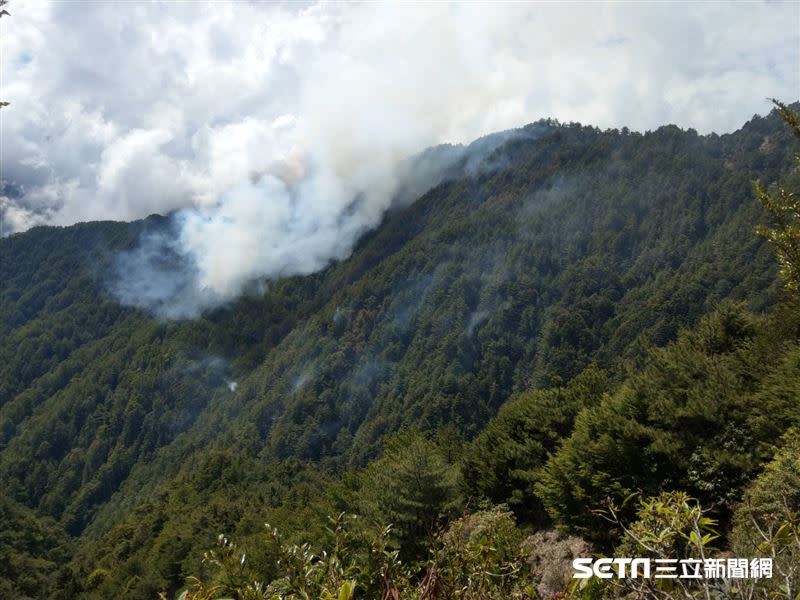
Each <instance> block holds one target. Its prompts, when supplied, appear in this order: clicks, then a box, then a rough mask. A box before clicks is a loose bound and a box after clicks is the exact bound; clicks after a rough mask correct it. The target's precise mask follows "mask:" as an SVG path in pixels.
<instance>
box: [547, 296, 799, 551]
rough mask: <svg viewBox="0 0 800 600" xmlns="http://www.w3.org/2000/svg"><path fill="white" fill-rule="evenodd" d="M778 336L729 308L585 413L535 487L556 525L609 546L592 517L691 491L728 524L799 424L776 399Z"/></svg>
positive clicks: (791, 402) (788, 399)
mask: <svg viewBox="0 0 800 600" xmlns="http://www.w3.org/2000/svg"><path fill="white" fill-rule="evenodd" d="M759 331H762V332H763V333H762V334H761V336H762V337H759V333H758V332H759ZM770 333H771V331H770V330H769V328H767V327H764V326H759V325H758V322H756V321H754V320H753V319H752V317H750V316H749V315H748V314H747V313H746V312H744V311H743V310H742V309H741V307H739V306H736V305H732V304H726V305H722V306H721V307H720V308H719V309H718V310H717V311H716V312H715V313H714V314H712V315H710V316H709V317H707V318H705V319H704V320H703V321H701V323H700V324H699V325H698V327H697V329H696V330H694V331H685V332H683V333H682V334H681V335H680V336H679V337H678V340H677V341H676V342H674V343H672V344H669V345H668V346H667V347H666V348H663V349H658V350H654V351H653V352H652V353H651V354H650V357H649V358H648V360H647V362H646V364H645V365H644V368H643V369H642V371H640V372H637V373H634V374H632V375H631V376H630V378H629V379H628V380H627V381H626V382H625V383H624V384H623V385H622V386H621V387H620V388H619V389H618V390H617V391H616V392H615V393H614V394H611V395H609V396H607V397H606V398H604V399H603V400H602V401H601V402H600V404H599V405H597V406H595V407H588V408H585V409H584V410H583V411H581V413H580V414H579V415H578V417H577V419H576V423H575V429H574V431H573V433H572V434H571V435H570V437H569V438H568V439H567V440H566V441H565V442H564V444H563V446H561V447H560V448H559V449H558V451H557V452H556V453H555V454H554V455H553V456H552V457H551V458H550V460H549V461H548V463H547V465H546V467H545V469H544V471H543V474H542V478H541V481H540V483H538V484H537V486H536V491H537V493H538V495H539V497H540V498H541V500H542V502H543V504H544V506H545V507H546V508H547V510H548V512H549V513H550V515H551V516H552V517H553V519H554V520H555V521H556V522H557V523H559V524H560V525H563V526H565V527H568V528H570V529H572V530H574V531H577V532H580V533H583V534H585V535H587V536H589V537H592V538H594V539H596V540H597V541H603V542H605V543H608V542H609V541H610V540H609V539H608V537H607V535H608V532H607V531H605V532H599V531H597V529H596V521H595V520H594V519H592V518H591V517H590V515H589V514H588V513H587V511H586V507H591V506H598V505H600V504H602V502H603V501H604V499H605V498H607V497H611V498H620V497H626V496H627V495H629V494H631V493H634V492H642V493H644V494H646V495H652V494H656V493H658V491H659V490H662V489H665V488H667V489H669V488H673V489H683V490H687V491H689V492H690V493H691V494H692V495H693V496H695V497H697V498H699V499H700V500H701V501H702V502H703V503H704V504H707V505H712V506H715V507H716V508H717V509H718V510H720V511H722V516H723V517H725V516H726V515H729V512H730V510H731V509H732V507H733V505H734V504H735V503H736V502H737V501H738V500H739V498H740V495H741V491H742V489H743V487H744V485H745V484H746V482H747V481H748V480H749V479H750V478H751V477H752V475H753V474H754V473H755V471H756V469H757V468H758V467H759V465H760V464H761V463H762V462H763V461H764V460H765V459H766V458H768V456H769V454H768V448H767V447H766V446H765V445H766V444H768V443H770V441H771V440H773V439H774V435H775V432H776V428H777V430H778V431H777V433H778V435H779V434H780V433H781V432H782V431H783V430H785V428H787V427H788V426H789V425H791V423H792V419H793V418H795V417H796V415H797V408H796V397H795V396H792V395H790V394H786V395H784V394H780V395H778V394H776V393H775V392H776V389H775V387H774V386H775V383H776V382H775V380H774V379H772V378H771V377H770V376H769V375H770V368H771V367H772V366H773V365H776V364H778V365H780V362H779V361H780V358H781V356H782V351H781V349H782V348H785V346H782V345H781V344H779V343H777V344H776V343H775V342H776V340H775V339H774V338H772V337H771V336H770ZM784 364H785V363H784ZM786 381H787V383H788V382H791V383H789V386H790V387H791V388H793V387H794V386H795V385H796V384H795V383H794V381H792V380H786ZM760 396H762V397H763V396H768V397H769V398H770V399H771V400H770V404H771V405H770V409H771V412H770V417H769V422H766V421H762V420H761V415H762V414H763V412H762V408H761V407H759V406H758V404H756V402H755V399H756V398H759V397H760ZM726 518H727V517H726Z"/></svg>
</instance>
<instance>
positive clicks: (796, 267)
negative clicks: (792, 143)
mask: <svg viewBox="0 0 800 600" xmlns="http://www.w3.org/2000/svg"><path fill="white" fill-rule="evenodd" d="M772 102H773V103H774V104H775V106H777V107H778V111H779V112H780V115H781V118H783V120H784V121H786V123H787V124H788V125H789V127H790V128H791V129H792V132H793V133H794V135H795V137H797V138H798V139H800V117H798V115H797V113H795V112H794V111H792V109H791V108H789V107H788V106H786V105H785V104H784V103H782V102H779V101H778V100H773V101H772ZM796 159H797V163H798V165H800V155H797V156H796ZM787 183H788V184H789V186H790V188H789V189H788V190H787V188H786V187H783V186H775V188H774V189H772V190H767V189H766V188H765V187H764V186H763V185H762V184H761V183H756V184H755V185H754V190H755V194H756V197H757V198H758V200H759V201H760V202H761V204H762V205H763V206H764V208H766V209H767V212H769V214H770V217H772V219H773V221H774V222H775V224H776V226H775V227H774V228H769V227H766V226H764V225H761V226H759V227H758V228H757V231H758V233H759V234H760V235H762V236H764V237H765V238H766V239H767V240H769V241H770V243H772V245H773V246H774V247H775V254H776V255H777V257H778V262H779V263H780V265H781V276H782V277H783V280H784V283H785V284H786V288H787V289H788V290H789V291H791V292H797V291H798V290H800V198H799V197H798V195H797V189H798V184H799V183H800V180H798V174H797V172H795V173H793V176H792V177H791V179H790V181H788V182H787Z"/></svg>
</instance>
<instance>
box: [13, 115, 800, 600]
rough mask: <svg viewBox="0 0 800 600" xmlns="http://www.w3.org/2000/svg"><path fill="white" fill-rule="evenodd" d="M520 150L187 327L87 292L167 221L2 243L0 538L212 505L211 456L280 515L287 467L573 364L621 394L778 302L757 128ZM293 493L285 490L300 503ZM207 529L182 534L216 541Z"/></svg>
mask: <svg viewBox="0 0 800 600" xmlns="http://www.w3.org/2000/svg"><path fill="white" fill-rule="evenodd" d="M521 132H522V133H521V134H520V135H512V136H508V138H507V140H506V141H505V142H503V143H501V144H499V145H498V146H497V147H496V148H494V149H493V150H492V151H491V152H490V153H489V154H488V156H486V157H484V158H483V159H482V160H481V162H480V163H479V164H477V165H476V164H474V163H473V162H472V161H470V160H469V156H468V155H463V156H460V155H458V153H456V159H455V162H453V163H452V164H450V165H449V167H448V169H447V171H446V178H445V181H443V182H441V183H439V184H438V185H436V186H435V187H434V188H432V189H430V190H429V191H427V192H426V193H424V194H423V195H422V196H421V197H419V198H418V199H417V200H416V201H414V202H412V203H410V204H408V205H406V204H405V203H403V204H401V205H398V207H397V208H396V209H395V210H394V211H392V212H391V213H390V214H388V215H387V216H386V218H385V219H384V222H383V223H382V225H381V226H380V227H379V228H378V229H377V230H376V231H374V232H372V233H370V234H368V235H367V236H366V237H365V238H364V239H363V240H362V241H361V242H360V243H359V245H358V247H357V249H356V251H355V252H354V253H353V255H352V256H351V257H350V258H349V259H347V260H345V261H342V262H340V263H336V264H333V265H331V266H329V267H328V268H327V269H326V270H325V271H323V272H321V273H318V274H315V275H311V276H308V277H295V278H289V279H285V280H280V281H277V282H271V283H270V284H269V285H268V287H267V290H266V292H265V293H264V294H263V295H262V296H257V297H247V298H243V299H241V300H239V301H237V302H236V303H234V304H233V305H231V306H228V307H225V308H221V309H218V310H215V311H213V312H211V313H209V314H206V315H205V316H204V317H203V318H201V319H198V320H194V321H182V322H164V321H159V320H158V319H155V318H153V317H151V316H149V315H147V314H144V313H143V312H141V311H137V310H133V309H130V308H123V307H121V306H120V305H119V303H118V302H117V301H116V300H115V299H114V297H113V296H112V295H111V294H110V292H109V291H108V289H109V287H108V272H109V268H110V265H111V264H112V263H113V261H114V257H115V253H116V252H117V251H119V250H121V249H125V248H130V247H134V246H135V245H136V243H137V239H138V236H139V235H140V234H141V233H142V232H143V231H147V230H159V231H165V230H167V231H168V229H169V227H170V223H169V221H168V220H167V219H164V218H160V217H151V218H150V219H147V220H145V221H143V222H137V223H133V224H122V223H89V224H82V225H77V226H73V227H68V228H36V229H33V230H30V231H28V232H26V233H23V234H18V235H14V236H11V237H9V238H6V239H3V240H0V286H1V287H0V480H1V481H2V482H3V489H4V494H6V495H7V497H8V498H7V500H8V507H9V508H8V513H9V514H12V515H17V517H15V518H14V519H13V520H11V521H9V523H8V524H7V525H6V527H14V526H16V525H19V524H20V523H23V522H26V521H29V520H30V518H32V517H31V515H38V516H39V517H42V518H47V519H53V520H54V521H49V523H55V522H58V523H59V526H60V527H63V528H64V530H65V531H66V532H67V533H68V534H70V535H73V536H75V535H79V534H81V533H83V538H84V539H94V538H95V537H96V536H100V535H102V534H103V533H104V532H107V531H110V530H111V528H112V526H113V525H114V524H115V523H118V522H120V521H124V520H125V519H126V517H128V516H129V515H132V514H135V513H133V512H132V511H134V510H135V508H136V507H137V506H138V505H140V504H141V503H143V502H146V503H155V504H158V503H168V502H171V501H176V500H175V499H174V496H165V495H164V494H167V493H168V490H169V487H168V486H167V487H164V485H165V484H166V483H167V482H169V481H170V480H171V478H173V477H175V476H177V475H178V473H179V472H181V473H182V475H181V477H183V479H179V480H178V481H184V482H185V478H187V477H188V478H191V477H192V475H189V474H191V473H192V472H193V470H196V471H197V472H198V473H205V472H207V473H210V475H209V477H210V480H209V482H208V485H211V482H212V481H213V479H214V475H213V473H214V472H215V471H214V467H213V465H214V464H215V461H217V460H223V461H229V460H230V458H229V457H230V455H229V454H226V453H236V454H237V458H236V459H235V460H236V461H241V463H242V465H243V466H242V465H240V466H239V467H237V469H239V470H240V471H241V472H242V473H243V474H246V475H242V477H243V480H246V481H245V483H242V484H241V485H242V490H245V491H243V492H242V493H243V494H251V493H253V490H254V489H257V488H258V487H259V485H260V482H266V481H271V482H272V483H271V485H272V486H273V487H272V488H271V489H272V491H271V492H269V493H267V496H268V497H263V498H260V499H259V500H258V502H263V503H266V504H272V505H277V504H278V503H280V502H283V501H284V500H285V497H286V495H287V494H290V493H293V492H290V491H289V490H288V489H285V486H284V485H283V482H282V480H286V479H287V478H288V479H292V478H295V477H297V476H298V475H297V473H306V471H307V470H308V469H309V467H308V466H307V465H306V463H304V462H292V461H293V460H294V459H301V460H302V461H315V463H317V464H318V465H320V466H322V467H323V472H327V473H336V472H339V471H341V470H342V469H344V468H347V467H355V466H361V465H363V464H365V463H366V461H367V460H368V459H369V458H371V457H374V456H375V455H376V454H377V452H378V451H379V449H380V441H381V439H382V438H383V437H384V436H385V435H387V434H389V433H392V432H396V431H398V430H399V429H401V428H403V427H406V428H420V429H424V430H430V429H438V428H441V427H443V426H445V425H448V424H452V425H454V426H455V430H456V431H457V432H458V434H460V435H463V436H465V437H466V438H470V437H472V436H474V435H475V434H477V433H478V432H479V431H480V429H481V427H482V426H483V425H484V424H485V423H486V422H487V421H488V420H489V419H490V418H491V417H492V415H494V414H495V413H496V412H497V410H498V408H499V407H500V406H501V405H502V404H503V403H504V402H505V401H506V400H507V399H508V398H509V397H511V396H512V395H514V394H517V393H519V392H522V391H524V390H528V389H531V388H547V387H551V386H554V385H559V384H561V383H562V382H567V381H570V380H571V379H572V378H573V377H575V376H576V375H577V374H579V373H580V372H581V371H583V370H584V369H585V368H586V367H587V366H589V365H590V364H591V363H595V364H596V365H598V366H599V367H601V368H602V369H604V370H606V371H607V372H608V373H609V376H610V378H611V379H612V380H615V381H619V380H621V379H622V378H623V377H624V375H625V369H626V367H628V366H630V365H634V366H636V365H638V364H640V362H641V360H642V358H643V356H644V353H643V349H644V348H646V347H648V346H649V345H652V344H655V345H657V346H662V345H664V344H665V343H667V342H669V341H670V340H673V339H674V338H675V337H676V335H677V332H678V330H679V329H680V328H682V327H685V326H690V325H692V324H694V323H696V322H697V321H698V319H699V318H700V317H701V316H702V315H704V314H705V313H708V312H710V311H711V310H712V309H713V308H714V307H715V306H716V305H717V304H718V303H719V302H720V301H721V300H723V299H728V298H730V299H734V300H743V301H745V302H746V303H747V305H748V307H749V308H750V309H751V310H753V311H756V312H760V311H763V310H765V309H766V308H768V307H770V306H772V305H773V304H774V303H775V301H776V298H777V287H778V286H777V279H776V265H775V260H774V258H773V255H772V253H771V250H770V249H769V247H768V246H767V245H766V243H765V242H764V241H763V240H761V239H760V238H758V237H756V236H754V235H753V230H754V228H755V226H756V224H757V223H760V222H763V221H764V220H765V215H764V213H763V210H762V209H761V207H760V206H759V205H758V204H757V203H756V202H755V201H754V199H753V195H752V189H751V184H752V181H753V180H755V179H761V180H764V181H775V180H778V179H780V178H783V177H784V176H785V175H786V174H787V173H788V172H789V171H790V170H791V168H792V142H791V135H790V133H789V132H787V131H786V130H785V128H784V126H783V124H782V122H781V121H780V119H779V118H778V117H777V116H776V115H775V114H771V115H769V116H768V117H765V118H760V117H755V118H754V119H753V120H751V121H750V122H749V123H747V124H746V125H745V126H744V127H743V128H742V129H741V130H739V131H737V132H735V133H733V134H729V135H724V136H717V135H710V136H699V135H697V134H696V132H694V131H682V130H680V129H678V128H677V127H674V126H666V127H662V128H660V129H658V130H657V131H654V132H648V133H646V134H639V133H633V132H628V131H617V130H613V131H599V130H597V129H595V128H592V127H585V126H580V125H559V124H557V123H550V122H540V123H537V124H534V125H530V126H528V128H525V129H523V130H521ZM526 132H527V133H529V135H528V134H525V133H526ZM422 156H423V158H424V155H422ZM218 452H221V453H222V454H221V455H219V454H216V453H218ZM219 456H223V457H227V458H224V459H220V458H219ZM276 460H286V461H289V462H288V463H286V462H285V463H275V461H276ZM226 464H227V463H226ZM237 464H238V463H237ZM276 464H277V466H276ZM286 464H294V465H295V466H294V467H291V468H289V472H291V473H293V474H291V475H286V471H285V469H286V468H288V467H286ZM209 465H211V466H209ZM181 467H183V469H181ZM276 469H277V470H278V471H280V472H282V473H283V475H277V474H276ZM281 469H284V471H281ZM292 469H294V471H293V470H292ZM223 470H224V469H223ZM316 470H317V469H316V468H311V469H310V471H311V472H308V473H306V474H305V475H303V476H302V477H301V479H303V478H306V479H308V481H309V482H311V483H309V485H310V486H311V487H312V488H313V487H314V486H315V485H317V484H316V483H314V482H318V478H319V477H323V475H320V474H319V473H315V472H314V471H316ZM197 476H198V477H199V476H200V475H197ZM240 483H241V482H240ZM186 485H187V486H188V487H189V489H198V488H202V487H203V485H205V484H203V485H201V484H198V483H197V482H195V483H194V484H191V485H190V484H188V483H186ZM295 491H296V490H295ZM501 499H502V498H501ZM251 501H252V502H256V501H255V500H252V499H251V500H248V501H247V502H251ZM256 503H257V502H256ZM154 510H155V509H154ZM178 512H179V511H178ZM218 517H219V519H218V520H217V521H214V520H213V519H212V521H213V522H207V523H205V525H201V526H199V527H200V530H198V531H197V532H196V533H195V535H201V533H202V534H208V533H213V530H214V529H215V527H216V526H217V525H218V524H219V523H221V522H229V521H230V518H233V517H230V516H219V515H218ZM229 517H230V518H229ZM226 519H227V521H226ZM234 520H235V519H234ZM128 522H129V523H130V521H128ZM20 526H24V527H28V526H27V525H24V524H23V525H20ZM53 535H54V536H55V535H56V534H55V533H54V534H53ZM58 535H59V536H60V535H62V534H61V533H59V534H58ZM23 546H24V545H23ZM29 546H30V545H29ZM34 546H35V545H34ZM25 551H27V550H25ZM30 552H32V553H33V554H36V552H37V550H36V548H35V547H34V548H33V549H32V550H30ZM186 552H188V549H186ZM89 553H90V554H91V552H89ZM56 562H57V561H56ZM89 562H91V561H89ZM165 576H166V575H165ZM169 577H172V578H174V577H176V575H175V574H174V573H173V574H171V575H169ZM131 597H136V596H135V595H134V596H131Z"/></svg>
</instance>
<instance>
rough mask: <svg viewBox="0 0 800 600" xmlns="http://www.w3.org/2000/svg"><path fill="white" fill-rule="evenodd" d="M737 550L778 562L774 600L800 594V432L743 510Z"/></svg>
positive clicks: (750, 492)
mask: <svg viewBox="0 0 800 600" xmlns="http://www.w3.org/2000/svg"><path fill="white" fill-rule="evenodd" d="M731 540H732V546H733V549H734V551H735V552H736V553H737V554H740V555H743V556H767V557H770V558H772V559H773V570H774V577H775V580H774V581H773V582H771V584H772V585H770V588H771V589H770V590H769V591H770V593H771V596H772V597H782V598H788V599H791V600H793V599H794V598H796V597H797V594H798V593H800V430H798V429H792V430H790V431H789V432H788V433H787V434H786V435H785V436H784V438H783V440H782V446H781V448H780V449H779V450H778V452H777V453H776V455H775V458H774V459H773V460H772V461H771V462H770V463H769V464H768V465H767V466H766V468H765V469H764V471H763V472H762V473H761V474H760V475H759V476H758V477H757V478H756V479H755V481H753V483H752V484H751V485H750V486H749V487H748V489H747V492H746V494H745V497H744V500H743V502H742V504H741V505H740V506H739V507H738V508H737V511H736V514H735V518H734V529H733V533H732V535H731Z"/></svg>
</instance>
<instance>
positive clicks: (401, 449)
mask: <svg viewBox="0 0 800 600" xmlns="http://www.w3.org/2000/svg"><path fill="white" fill-rule="evenodd" d="M457 477H458V468H457V466H456V465H454V464H452V463H450V462H448V460H447V456H446V454H445V453H444V452H443V450H442V448H440V447H439V445H438V444H437V443H436V442H435V441H433V440H430V439H428V437H426V436H425V435H423V434H420V433H417V432H402V433H399V434H397V435H395V436H392V437H391V438H388V439H387V440H386V444H385V446H384V451H383V456H382V457H381V458H379V459H377V460H375V461H373V462H372V463H370V465H369V466H368V467H367V468H366V469H365V470H364V471H363V473H361V475H360V476H359V479H360V481H359V485H358V492H357V494H358V499H357V501H356V502H357V505H358V506H360V507H361V510H362V514H364V515H365V517H367V518H368V519H371V520H372V521H373V522H375V523H390V524H391V525H392V539H393V541H395V543H396V544H397V547H398V548H399V550H400V553H401V556H402V557H403V558H404V559H405V560H414V559H419V558H422V557H424V552H425V549H426V546H427V542H428V540H429V539H430V537H431V535H432V534H433V532H434V530H435V528H436V526H437V523H438V521H439V520H440V518H443V517H446V516H447V515H448V514H452V513H453V512H454V511H455V510H456V509H457V506H458V505H457V502H458V496H457V488H458V480H457Z"/></svg>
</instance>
